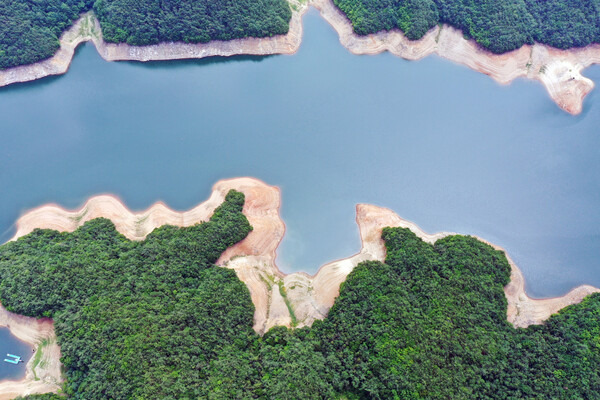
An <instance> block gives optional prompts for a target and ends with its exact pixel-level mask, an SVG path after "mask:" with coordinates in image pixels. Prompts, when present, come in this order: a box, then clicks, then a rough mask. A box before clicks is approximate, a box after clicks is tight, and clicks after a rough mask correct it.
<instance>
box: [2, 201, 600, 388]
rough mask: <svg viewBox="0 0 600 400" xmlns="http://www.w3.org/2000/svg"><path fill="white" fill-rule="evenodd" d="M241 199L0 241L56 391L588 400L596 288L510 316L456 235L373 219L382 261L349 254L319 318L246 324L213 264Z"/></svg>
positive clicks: (231, 282)
mask: <svg viewBox="0 0 600 400" xmlns="http://www.w3.org/2000/svg"><path fill="white" fill-rule="evenodd" d="M243 203H244V196H243V194H241V193H238V192H235V191H231V192H230V193H229V194H228V195H227V197H226V199H225V202H224V203H223V204H222V205H221V206H219V208H218V209H217V210H216V211H215V213H214V215H213V217H212V218H211V219H210V221H208V222H206V223H203V224H199V225H196V226H193V227H189V228H175V227H171V226H165V227H161V228H158V229H156V230H155V231H154V232H152V233H151V234H150V235H148V237H147V238H146V239H145V240H144V241H141V242H132V241H129V240H127V239H126V238H125V237H123V236H122V235H120V234H119V233H118V232H116V230H115V228H114V225H113V224H112V223H111V222H110V221H108V220H106V219H96V220H93V221H90V222H87V223H86V224H85V225H84V226H82V227H81V228H79V229H78V230H76V231H75V232H73V233H58V232H56V231H50V230H36V231H34V232H32V233H31V234H29V235H27V236H25V237H22V238H20V239H19V240H17V241H16V242H10V243H7V244H5V245H3V246H2V247H0V299H1V300H2V304H4V305H5V306H6V307H7V308H8V309H9V310H11V311H14V312H17V313H21V314H26V315H30V316H36V317H42V316H51V317H53V318H54V321H55V326H56V332H57V337H58V341H59V344H60V345H61V350H62V362H63V364H64V368H65V372H66V378H67V380H66V383H65V386H64V393H65V394H66V396H67V398H71V399H86V400H93V399H348V400H356V399H475V398H477V399H525V398H527V399H550V398H556V399H599V398H600V296H599V295H591V296H589V297H587V298H586V299H584V301H583V302H582V303H580V304H577V305H573V306H570V307H567V308H566V309H564V310H562V311H561V312H560V313H559V314H557V315H554V316H552V317H551V318H550V319H549V320H548V321H547V322H546V323H545V324H544V325H539V326H531V327H529V328H527V329H522V328H519V329H515V328H513V327H512V325H510V324H509V323H508V322H507V320H506V308H507V302H506V298H505V296H504V292H503V286H504V285H506V284H507V283H508V281H509V276H510V266H509V264H508V262H507V260H506V257H505V255H504V253H502V252H500V251H497V250H494V249H493V248H492V247H490V246H489V245H487V244H484V243H482V242H480V241H478V240H476V239H475V238H472V237H469V236H458V235H457V236H449V237H446V238H444V239H441V240H438V241H437V242H436V243H435V245H430V244H428V243H425V242H423V241H422V240H421V239H419V238H418V237H416V236H415V235H414V234H413V233H412V232H411V231H410V230H408V229H402V228H386V229H384V231H383V239H384V240H385V244H386V248H387V258H386V260H385V263H381V262H377V261H368V262H363V263H361V264H359V265H358V266H357V267H356V268H355V269H354V271H352V273H351V274H350V275H349V276H348V278H347V280H346V281H345V282H344V283H343V284H342V286H341V288H340V295H339V297H338V298H337V300H336V301H335V304H334V305H333V307H332V308H331V310H330V312H329V315H328V316H327V318H326V319H325V320H323V321H316V322H315V323H314V324H313V326H312V327H311V328H308V327H305V328H300V329H293V330H290V329H287V328H285V327H275V328H272V329H271V330H269V331H268V332H267V333H266V334H265V335H264V336H262V337H261V336H258V335H257V334H256V333H255V332H254V331H253V330H252V319H253V312H254V307H253V305H252V302H251V299H250V294H249V292H248V289H247V288H246V286H245V285H244V284H243V283H242V282H241V281H240V280H239V279H238V278H237V277H236V275H235V273H234V272H233V271H231V270H228V269H225V268H219V267H216V266H214V265H213V263H214V262H215V260H217V258H218V256H219V254H221V252H223V251H224V250H225V249H226V248H227V247H228V246H231V245H232V244H234V243H236V242H237V241H239V240H241V239H242V238H244V237H245V236H246V235H247V234H248V233H249V232H250V230H251V229H252V228H251V226H250V225H249V223H248V221H247V219H246V218H245V216H244V215H243V214H242V212H241V210H242V207H243ZM28 398H29V399H31V400H33V399H36V400H56V399H59V398H64V397H60V396H56V395H51V394H49V395H36V396H29V397H28Z"/></svg>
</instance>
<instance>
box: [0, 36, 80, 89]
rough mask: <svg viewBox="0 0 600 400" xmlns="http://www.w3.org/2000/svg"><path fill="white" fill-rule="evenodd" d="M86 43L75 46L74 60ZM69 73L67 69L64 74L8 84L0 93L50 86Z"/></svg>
mask: <svg viewBox="0 0 600 400" xmlns="http://www.w3.org/2000/svg"><path fill="white" fill-rule="evenodd" d="M86 45H87V42H84V43H81V44H79V46H77V48H75V53H74V54H73V60H74V59H75V58H76V57H77V55H78V54H79V53H81V52H82V51H83V48H84V47H85V46H86ZM68 73H69V71H68V70H67V72H65V73H64V74H60V75H50V76H46V77H43V78H39V79H36V80H33V81H29V82H17V83H12V84H10V85H8V86H4V87H0V95H2V94H8V93H12V92H16V91H21V90H33V89H41V88H43V87H46V86H50V85H52V84H53V83H56V82H57V81H59V80H61V79H63V78H64V77H65V75H66V74H68Z"/></svg>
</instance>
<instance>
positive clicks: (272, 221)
mask: <svg viewBox="0 0 600 400" xmlns="http://www.w3.org/2000/svg"><path fill="white" fill-rule="evenodd" d="M230 189H236V190H239V191H241V192H243V193H244V194H245V195H246V203H245V205H244V214H245V215H246V216H247V217H248V220H249V221H250V223H251V224H252V226H253V227H254V230H253V231H252V232H251V233H250V234H249V235H248V237H247V238H246V239H244V240H243V241H241V242H240V243H238V244H236V245H235V246H233V247H232V248H230V249H228V250H227V251H226V252H225V253H223V255H222V256H221V258H220V259H219V260H218V262H217V263H218V264H219V265H221V266H224V267H227V268H231V269H233V270H235V271H236V273H237V275H238V277H239V278H240V279H241V280H242V281H243V282H244V283H245V284H246V285H247V286H248V288H249V290H250V293H251V296H252V301H253V302H254V305H255V307H256V312H255V316H254V329H255V330H256V331H257V332H259V333H263V332H265V330H268V329H269V328H270V327H272V326H275V325H286V326H292V325H294V324H295V325H296V326H304V325H311V324H312V322H313V321H314V320H315V319H322V318H323V317H324V316H325V315H326V314H327V312H328V310H329V308H330V307H331V306H332V304H333V302H334V300H335V298H336V297H337V295H338V293H339V292H338V291H339V286H340V283H341V282H343V281H344V280H345V279H346V276H347V275H348V274H349V273H350V272H351V271H352V269H353V268H354V267H355V266H356V265H357V264H358V263H360V262H362V261H365V260H380V261H384V259H385V246H384V243H383V240H382V239H381V230H382V229H383V228H384V227H386V226H391V227H406V228H410V229H411V230H412V231H413V232H415V234H417V235H418V236H419V237H421V238H422V239H423V240H425V241H427V242H430V243H433V242H435V241H436V240H438V239H440V238H442V237H444V236H446V235H448V234H449V233H444V232H442V233H437V234H434V235H430V234H427V233H425V232H423V231H422V230H421V229H420V228H419V227H418V226H416V225H415V224H413V223H411V222H409V221H406V220H404V219H402V218H400V217H399V216H398V215H396V214H395V213H394V212H392V211H391V210H388V209H385V208H381V207H376V206H371V205H366V204H359V205H357V207H356V222H357V224H358V228H359V230H360V237H361V241H362V248H361V250H360V252H358V253H357V254H355V255H354V256H352V257H349V258H346V259H342V260H338V261H334V262H331V263H329V264H326V265H324V266H322V267H321V269H320V270H319V271H318V272H317V274H316V275H315V276H309V275H307V274H305V273H302V272H298V273H292V274H289V275H285V274H283V273H281V272H280V271H279V269H278V268H277V265H276V264H275V257H276V250H277V247H278V245H279V243H280V241H281V239H282V238H283V235H284V233H285V225H284V223H283V221H282V220H281V218H280V216H279V207H280V192H279V189H278V188H277V187H274V186H269V185H267V184H265V183H263V182H261V181H258V180H256V179H252V178H238V179H230V180H223V181H219V182H218V183H217V184H216V185H215V186H214V187H213V191H212V194H211V196H210V198H209V199H208V200H206V201H205V202H204V203H202V204H200V205H198V206H197V207H195V208H193V209H191V210H189V211H184V212H177V211H173V210H170V209H169V208H167V207H166V206H165V205H164V204H162V203H157V204H155V205H153V206H152V207H150V208H149V209H148V210H146V211H142V212H138V213H133V212H131V211H129V210H128V209H127V208H126V207H125V206H124V205H123V204H122V203H121V202H120V201H119V200H118V199H117V198H115V197H112V196H97V197H93V198H91V199H90V200H88V201H87V202H86V203H85V205H84V206H83V207H82V208H81V209H79V210H77V211H67V210H64V209H62V208H60V207H58V206H55V205H47V206H43V207H40V208H37V209H34V210H32V211H29V212H28V213H26V214H25V215H23V216H22V217H21V218H20V219H19V220H18V221H17V233H16V235H15V237H14V238H13V239H12V240H15V239H16V238H18V237H20V236H23V235H26V234H27V233H29V232H31V231H32V230H33V229H35V228H38V227H39V228H49V229H56V230H59V231H73V230H74V229H76V228H77V227H78V226H80V225H82V224H83V223H84V222H85V221H88V220H90V219H94V218H98V217H106V218H109V219H111V220H112V221H113V222H114V223H115V226H116V228H117V230H118V231H119V232H121V233H123V234H124V235H125V236H127V237H128V238H130V239H132V240H141V239H143V238H144V237H145V236H146V235H147V234H148V233H150V232H151V231H152V230H153V229H154V228H156V227H158V226H161V225H164V224H171V225H177V226H190V225H193V224H196V223H198V222H201V221H206V220H207V219H208V218H209V217H210V215H211V214H212V212H213V210H214V209H215V207H217V206H218V205H219V204H220V203H221V202H222V201H223V199H224V197H225V195H226V194H227V192H228V191H229V190H230ZM495 247H496V246H495ZM496 248H498V247H496ZM498 249H499V248H498ZM500 250H502V249H500ZM508 259H509V262H510V265H511V268H512V275H511V282H510V284H509V285H507V286H506V288H505V293H506V297H507V299H508V304H509V305H508V315H507V318H508V320H509V321H510V322H511V323H512V324H513V325H515V326H520V327H525V326H528V325H531V324H539V323H541V322H542V321H544V320H545V319H547V318H548V317H549V316H550V315H551V314H553V313H555V312H557V311H558V310H560V309H561V308H563V307H565V306H567V305H569V304H573V303H577V302H579V301H581V299H582V298H583V297H585V296H586V295H588V294H590V293H592V292H595V291H598V289H596V288H593V287H591V286H581V287H578V288H576V289H574V290H572V291H571V292H570V293H568V294H567V295H566V296H563V297H558V298H552V299H543V300H534V299H531V298H530V297H528V296H527V294H526V293H525V286H524V280H523V275H522V274H521V271H520V270H519V268H518V267H517V266H516V265H515V264H514V262H513V261H512V260H511V259H510V258H508ZM290 309H291V310H292V312H293V315H291V314H290V311H289V310H290Z"/></svg>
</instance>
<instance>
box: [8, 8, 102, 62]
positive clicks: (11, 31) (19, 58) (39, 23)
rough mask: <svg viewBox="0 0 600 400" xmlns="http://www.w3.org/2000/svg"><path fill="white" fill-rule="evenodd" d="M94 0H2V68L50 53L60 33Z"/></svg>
mask: <svg viewBox="0 0 600 400" xmlns="http://www.w3.org/2000/svg"><path fill="white" fill-rule="evenodd" d="M92 4H93V1H92V0H38V1H33V0H2V1H0V69H4V68H9V67H14V66H17V65H23V64H31V63H34V62H36V61H40V60H43V59H45V58H48V57H51V56H52V55H53V54H54V53H55V52H56V51H57V50H58V47H59V44H58V38H59V36H60V34H61V33H62V32H63V31H64V30H66V29H67V28H69V27H70V26H71V24H72V23H73V20H75V19H76V18H77V17H78V16H79V14H80V13H81V12H83V11H86V10H88V9H89V8H90V7H91V6H92Z"/></svg>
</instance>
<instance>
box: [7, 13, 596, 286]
mask: <svg viewBox="0 0 600 400" xmlns="http://www.w3.org/2000/svg"><path fill="white" fill-rule="evenodd" d="M304 22H305V34H304V41H303V44H302V47H301V48H300V50H299V52H298V53H297V54H295V55H292V56H271V57H234V58H229V59H223V58H213V59H208V60H195V61H173V62H153V63H145V64H144V63H135V62H115V63H108V62H105V61H103V60H102V59H101V58H100V57H99V55H98V54H97V53H96V51H95V49H94V48H93V46H92V45H90V44H86V45H84V46H82V47H80V48H79V49H78V51H77V54H76V56H75V59H74V61H73V63H72V66H71V69H70V70H69V72H68V73H67V74H66V75H63V76H60V77H53V78H46V79H43V80H41V81H37V82H32V83H27V84H19V85H13V86H9V87H6V88H4V89H1V90H0V121H1V122H0V124H1V125H0V135H1V137H2V144H1V145H0V193H1V195H0V210H1V211H0V234H1V236H0V240H2V241H3V240H7V239H8V238H10V236H11V235H12V234H13V233H14V225H13V224H14V221H15V220H16V219H17V218H18V217H19V215H20V214H21V213H22V212H24V211H25V210H27V209H29V208H32V207H35V206H38V205H41V204H43V203H46V202H56V203H60V204H62V205H64V206H66V207H77V206H79V205H81V204H82V202H83V201H84V200H85V199H86V198H87V197H89V196H91V195H94V194H98V193H106V192H109V193H114V194H116V195H118V196H119V197H121V198H122V199H123V200H124V201H125V202H126V203H127V204H128V205H129V206H130V207H131V208H133V209H138V210H139V209H144V208H146V207H148V206H149V205H151V204H152V203H154V202H155V201H157V200H163V201H165V202H166V203H167V204H169V205H170V206H171V207H173V208H176V209H187V208H190V207H192V206H194V205H196V204H197V203H199V202H200V201H202V200H204V199H205V198H206V197H207V196H208V195H209V193H210V190H211V186H212V185H213V184H214V183H215V182H216V181H217V180H219V179H222V178H230V177H236V176H255V177H258V178H260V179H262V180H264V181H266V182H267V183H270V184H273V185H278V186H280V187H281V189H282V194H283V205H282V216H283V218H284V220H285V222H286V225H287V233H286V237H285V239H284V241H283V243H282V245H281V247H280V249H279V256H278V264H279V266H280V267H281V268H282V269H283V270H284V271H287V272H289V271H299V270H302V271H308V272H315V271H316V270H317V269H318V267H319V266H320V265H321V264H323V263H325V262H327V261H330V260H333V259H337V258H341V257H347V256H349V255H351V254H353V253H355V252H357V251H358V250H359V247H360V244H359V237H358V231H357V228H356V226H355V222H354V217H355V204H356V203H359V202H364V203H373V204H378V205H381V206H385V207H389V208H391V209H393V210H395V211H396V212H397V213H398V214H399V215H401V216H402V217H404V218H407V219H410V220H412V221H414V222H416V223H417V224H419V225H420V226H421V227H422V228H423V229H425V230H427V231H429V232H434V231H439V230H449V231H456V232H460V233H464V234H474V235H479V236H482V237H484V238H486V239H487V240H489V241H491V242H494V243H497V244H499V245H501V246H503V247H505V248H506V249H507V250H508V252H509V254H510V255H511V256H512V257H513V259H514V260H515V261H516V262H517V263H518V265H519V266H520V267H521V268H522V270H523V272H524V274H525V277H526V279H527V284H528V291H529V292H530V293H531V294H533V295H534V296H553V295H560V294H563V293H565V292H566V291H567V290H569V289H570V288H572V287H573V286H576V285H579V284H582V283H589V284H593V285H596V286H600V207H599V206H600V128H599V127H600V101H599V95H598V90H594V91H593V92H592V93H591V94H590V95H589V96H588V98H587V99H586V101H585V104H584V112H583V113H582V114H581V115H579V116H575V117H574V116H571V115H569V114H567V113H565V112H564V111H561V110H560V109H559V108H558V107H557V106H556V105H555V104H554V103H553V102H552V101H551V100H550V98H549V96H548V95H547V94H546V92H545V89H544V88H543V87H542V86H541V85H540V84H539V83H536V82H531V81H526V80H517V81H515V82H513V83H512V84H511V85H508V86H501V85H498V84H497V83H496V82H494V81H493V80H492V79H490V78H489V77H487V76H485V75H482V74H479V73H477V72H474V71H471V70H469V69H468V68H466V67H463V66H460V65H455V64H453V63H451V62H448V61H446V60H443V59H440V58H438V57H435V56H432V57H428V58H426V59H424V60H421V61H418V62H409V61H404V60H402V59H399V58H397V57H394V56H392V55H390V54H387V53H386V54H381V55H377V56H356V55H352V54H350V53H349V52H348V51H347V50H346V49H344V48H343V47H342V46H341V45H340V44H339V40H338V37H337V35H336V33H335V32H334V31H333V30H332V28H331V27H329V26H328V25H327V23H326V22H325V21H324V20H322V19H321V18H320V17H319V15H318V13H317V12H316V11H314V10H312V11H310V12H309V13H308V14H307V15H306V17H305V18H304ZM584 74H585V75H586V76H588V77H590V78H592V79H593V80H594V81H595V82H600V68H599V67H592V68H589V69H587V70H586V71H584Z"/></svg>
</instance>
